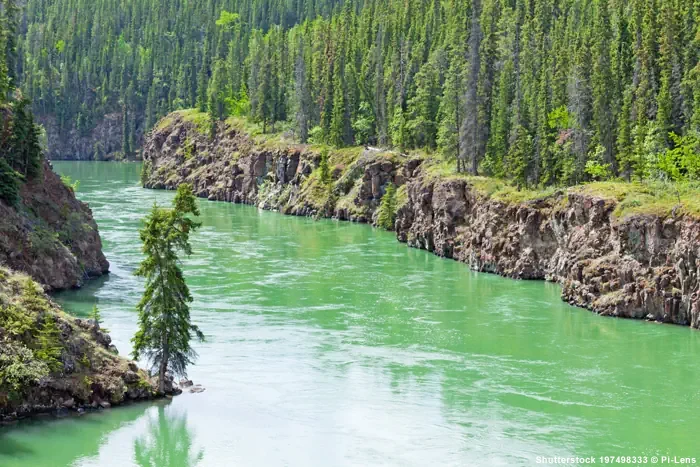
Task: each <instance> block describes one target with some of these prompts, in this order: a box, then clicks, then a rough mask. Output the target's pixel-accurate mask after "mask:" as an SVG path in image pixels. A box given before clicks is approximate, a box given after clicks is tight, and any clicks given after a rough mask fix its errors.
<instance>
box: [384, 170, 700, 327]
mask: <svg viewBox="0 0 700 467" xmlns="http://www.w3.org/2000/svg"><path fill="white" fill-rule="evenodd" d="M407 188H408V202H407V203H406V204H404V205H403V207H401V208H400V209H399V212H398V220H397V232H398V237H399V239H400V240H402V241H406V242H408V244H409V245H411V246H414V247H417V248H424V249H427V250H429V251H432V252H434V253H435V254H437V255H439V256H444V257H447V258H454V259H456V260H458V261H462V262H465V263H467V264H469V265H470V266H471V267H472V268H473V269H475V270H478V271H485V272H492V273H496V274H500V275H503V276H506V277H511V278H515V279H547V280H551V281H555V282H558V283H560V284H561V285H562V287H563V288H562V298H563V299H564V300H566V301H567V302H569V303H571V304H572V305H576V306H581V307H585V308H588V309H590V310H593V311H595V312H596V313H600V314H603V315H611V316H619V317H625V318H638V319H649V320H655V321H662V322H668V323H676V324H683V325H690V326H692V327H694V328H700V298H699V297H698V288H699V282H698V277H699V276H700V221H698V220H697V219H693V218H690V217H678V218H673V217H666V218H664V217H659V216H656V215H637V216H630V217H626V218H622V219H617V218H616V217H615V216H614V215H613V212H614V210H615V208H616V202H615V201H613V200H608V199H603V198H598V197H593V196H588V195H583V194H580V193H577V192H575V191H574V190H572V191H569V192H568V193H564V192H561V193H558V194H555V195H552V196H550V197H548V198H545V199H541V200H537V201H532V202H528V203H523V204H518V205H511V204H506V203H501V202H498V201H494V200H490V199H488V198H485V197H483V196H480V195H479V194H477V193H476V192H475V191H474V190H473V189H472V188H470V186H469V185H468V184H467V183H466V182H464V181H461V180H451V181H444V180H426V179H425V178H422V177H421V176H420V175H418V176H417V177H416V178H415V179H413V180H411V181H409V183H408V185H407Z"/></svg>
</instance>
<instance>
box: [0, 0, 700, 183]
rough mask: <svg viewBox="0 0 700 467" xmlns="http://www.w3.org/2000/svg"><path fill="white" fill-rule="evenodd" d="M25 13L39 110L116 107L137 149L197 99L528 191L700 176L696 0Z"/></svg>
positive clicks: (91, 116)
mask: <svg viewBox="0 0 700 467" xmlns="http://www.w3.org/2000/svg"><path fill="white" fill-rule="evenodd" d="M14 1H15V0H5V2H4V3H5V4H7V5H10V4H11V3H12V2H14ZM66 12H71V13H70V14H67V13H66ZM77 12H80V14H78V13H77ZM13 27H16V28H18V29H19V30H20V32H21V35H20V37H19V39H18V40H16V41H15V39H14V37H11V36H12V35H11V34H10V35H8V36H7V37H6V41H11V42H12V44H9V45H8V46H7V47H6V48H7V49H8V50H10V49H13V48H16V54H8V56H7V67H8V70H9V72H10V75H11V76H13V77H16V80H17V83H18V84H21V87H22V89H23V91H24V94H25V95H26V96H27V97H28V98H29V99H31V101H32V102H33V109H34V111H35V113H36V114H37V115H39V116H46V115H50V116H52V117H53V118H55V119H56V121H57V124H58V125H59V127H60V128H61V129H63V130H64V131H68V130H71V129H73V130H75V131H78V132H82V133H89V132H90V130H91V128H93V127H94V126H95V124H96V123H97V122H99V121H100V119H102V118H103V117H104V115H106V114H108V113H115V112H119V113H121V114H122V119H121V121H122V122H123V143H122V150H123V153H124V154H126V155H129V154H134V153H136V152H137V151H138V149H139V148H138V145H139V138H140V135H142V134H143V133H144V132H147V131H148V130H150V129H151V128H152V127H153V126H154V125H155V124H156V122H157V121H158V120H159V118H161V117H163V116H164V115H166V114H167V113H168V112H170V111H173V110H177V109H185V108H193V107H198V108H199V110H200V111H206V112H208V113H209V114H210V116H211V118H212V119H219V120H223V119H225V118H226V117H228V116H229V115H237V116H245V117H247V118H249V119H251V120H253V121H255V122H258V123H259V124H260V125H261V127H262V129H263V131H265V132H268V131H285V132H290V133H292V134H293V135H294V136H295V137H296V138H297V139H298V140H300V141H302V142H306V141H312V142H323V143H327V144H331V145H334V146H339V147H340V146H348V145H377V146H381V147H395V148H399V149H401V150H412V149H416V150H421V151H425V152H427V153H434V154H437V155H439V156H440V157H443V158H445V159H447V160H449V161H456V169H457V170H458V171H462V172H467V173H470V174H479V175H487V176H494V177H503V178H508V179H511V180H513V182H514V183H515V184H517V185H518V186H545V185H574V184H578V183H582V182H585V181H589V180H604V179H611V178H622V179H626V180H639V179H664V180H688V179H690V180H696V179H698V177H700V156H699V155H698V154H700V0H472V1H470V2H467V1H463V0H346V1H344V2H342V1H338V0H316V1H302V0H286V1H282V0H205V1H188V0H173V1H165V0H28V1H27V5H26V9H25V11H24V14H23V17H22V18H21V20H20V21H19V22H18V23H17V24H16V25H14V26H13ZM14 42H16V44H15V43H14Z"/></svg>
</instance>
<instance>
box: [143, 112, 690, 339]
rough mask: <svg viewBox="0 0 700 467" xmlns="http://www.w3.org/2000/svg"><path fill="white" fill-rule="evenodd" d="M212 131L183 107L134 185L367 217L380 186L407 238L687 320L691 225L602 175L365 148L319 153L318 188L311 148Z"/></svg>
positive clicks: (619, 312) (594, 306)
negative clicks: (535, 181) (575, 181)
mask: <svg viewBox="0 0 700 467" xmlns="http://www.w3.org/2000/svg"><path fill="white" fill-rule="evenodd" d="M214 133H215V136H214V137H211V132H210V131H209V129H208V128H207V127H206V120H205V119H203V118H202V117H201V115H200V114H196V113H194V112H192V111H183V112H176V113H173V114H171V115H169V116H168V117H166V118H165V119H163V120H162V121H161V122H160V124H159V125H157V127H156V128H155V129H154V130H153V132H152V133H151V134H150V135H149V137H148V138H147V140H146V144H145V148H144V164H145V165H144V174H143V177H142V183H143V185H144V186H145V187H147V188H156V189H174V188H176V187H177V185H178V184H180V183H185V182H186V183H191V184H192V185H193V187H194V191H195V193H196V194H197V195H198V196H200V197H204V198H207V199H210V200H218V201H228V202H234V203H245V204H254V205H257V206H259V207H260V208H263V209H269V210H275V211H279V212H282V213H284V214H292V215H302V216H319V217H332V218H336V219H341V220H350V221H356V222H366V223H376V217H377V208H378V207H379V205H380V202H381V199H382V196H383V195H384V192H385V190H386V187H387V186H388V184H389V183H393V184H394V185H396V186H398V187H399V190H398V196H397V210H396V222H395V231H396V235H397V238H398V239H399V240H400V241H402V242H406V243H407V244H408V245H409V246H412V247H416V248H422V249H426V250H428V251H430V252H432V253H435V254H436V255H438V256H442V257H446V258H453V259H456V260H458V261H461V262H464V263H466V264H467V265H469V266H470V267H471V268H472V269H474V270H477V271H483V272H491V273H496V274H499V275H502V276H506V277H510V278H515V279H545V280H549V281H554V282H557V283H559V284H561V285H562V299H564V300H565V301H567V302H568V303H571V304H574V305H576V306H581V307H585V308H587V309H589V310H591V311H594V312H596V313H599V314H602V315H608V316H616V317H623V318H636V319H646V320H652V321H659V322H666V323H674V324H680V325H686V326H691V327H693V328H699V327H700V293H699V292H698V288H699V286H700V282H699V276H700V220H699V219H698V217H697V216H696V215H695V213H694V211H693V210H692V209H690V208H687V209H686V208H684V204H683V201H685V198H682V199H681V201H682V202H681V204H680V205H678V206H676V207H674V206H671V208H673V209H665V208H661V209H660V208H659V207H658V206H657V205H656V204H654V202H653V201H651V202H648V203H647V205H648V206H645V205H644V203H643V202H640V201H639V200H637V199H631V197H627V196H626V192H625V191H624V190H625V189H627V188H623V189H622V190H620V187H619V186H617V185H619V184H617V185H616V184H612V183H611V184H597V185H588V186H582V187H574V188H571V189H568V190H559V191H553V192H550V193H547V194H545V195H539V194H535V195H532V196H531V197H530V195H529V194H528V193H521V192H516V191H514V190H510V191H509V190H507V189H502V190H501V191H500V192H497V193H493V192H492V191H493V190H491V185H492V183H491V182H490V181H488V180H486V179H482V178H478V177H471V178H470V177H461V176H456V175H453V174H451V173H446V172H444V171H441V170H440V166H439V165H438V164H435V163H434V162H433V161H431V160H430V159H429V158H425V157H422V156H407V155H403V154H400V153H396V152H387V151H380V150H376V149H372V148H365V149H362V148H359V149H358V148H350V149H343V150H331V151H330V156H329V160H330V169H331V171H332V182H331V185H330V186H328V187H326V186H324V185H323V183H321V181H320V178H319V174H318V170H317V168H318V166H319V163H320V159H321V157H320V154H321V152H322V151H323V150H324V148H320V147H314V146H310V145H299V144H294V143H292V142H289V141H286V140H284V138H281V137H279V136H277V137H274V138H268V137H264V136H254V135H251V134H249V132H248V131H247V129H246V128H245V126H243V125H242V124H241V123H240V122H237V121H235V120H229V121H227V122H226V123H221V124H219V127H218V128H217V130H216V131H215V132H214ZM630 186H632V185H630ZM644 196H647V197H652V198H653V196H654V195H653V194H644ZM679 198H680V195H679ZM690 199H691V200H692V193H691V195H690ZM691 202H692V201H691ZM645 207H649V209H643V208H645Z"/></svg>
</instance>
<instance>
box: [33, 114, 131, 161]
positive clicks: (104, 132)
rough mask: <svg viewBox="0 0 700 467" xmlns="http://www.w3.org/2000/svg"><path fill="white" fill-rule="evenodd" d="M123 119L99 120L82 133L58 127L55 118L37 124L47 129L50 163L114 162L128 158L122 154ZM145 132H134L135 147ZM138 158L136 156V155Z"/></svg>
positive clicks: (40, 118)
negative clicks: (68, 161)
mask: <svg viewBox="0 0 700 467" xmlns="http://www.w3.org/2000/svg"><path fill="white" fill-rule="evenodd" d="M122 120H123V118H122V113H121V112H114V113H108V114H106V115H104V116H102V117H99V118H98V119H97V121H96V122H95V123H94V125H92V126H91V127H90V128H88V129H85V130H82V131H81V130H79V129H78V128H76V127H75V125H71V126H70V127H69V128H68V129H64V128H61V127H59V125H58V123H57V122H56V117H55V116H54V115H39V116H38V123H40V124H41V125H42V126H43V127H44V128H45V130H46V136H47V140H48V147H47V148H46V158H47V159H48V160H76V161H89V160H95V161H111V160H122V159H125V157H124V154H123V144H124V135H123V131H124V129H123V121H122ZM142 136H143V131H142V129H141V128H140V127H139V128H136V129H135V130H134V138H135V141H134V142H133V144H134V146H135V147H138V144H139V143H140V142H141V139H142ZM134 156H136V154H134Z"/></svg>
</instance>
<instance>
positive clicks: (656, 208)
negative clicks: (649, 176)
mask: <svg viewBox="0 0 700 467" xmlns="http://www.w3.org/2000/svg"><path fill="white" fill-rule="evenodd" d="M570 191H573V192H578V193H583V194H588V195H592V196H599V197H601V198H605V199H614V200H616V201H617V202H618V204H617V208H616V209H615V213H614V214H615V216H616V217H625V216H628V215H633V214H655V215H658V216H667V215H669V214H672V213H674V211H675V214H676V215H682V214H685V215H689V216H693V217H700V182H662V181H645V182H619V181H617V182H616V181H609V182H594V183H588V184H585V185H580V186H576V187H573V188H571V189H570Z"/></svg>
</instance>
